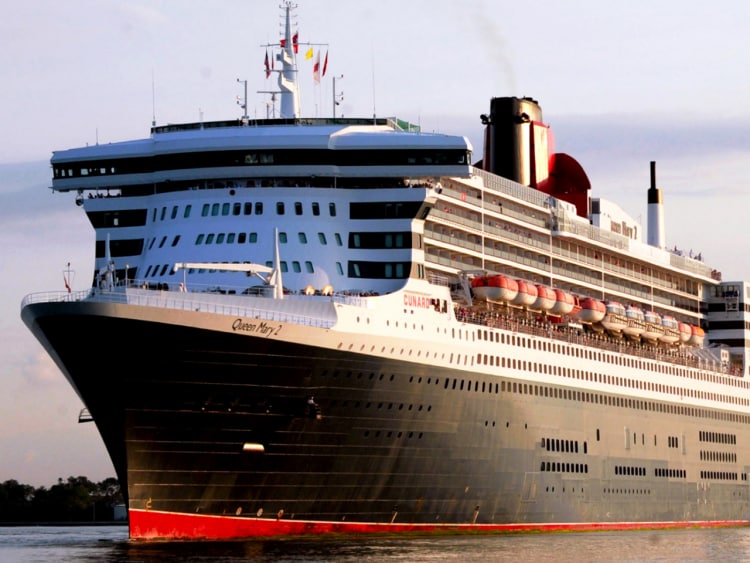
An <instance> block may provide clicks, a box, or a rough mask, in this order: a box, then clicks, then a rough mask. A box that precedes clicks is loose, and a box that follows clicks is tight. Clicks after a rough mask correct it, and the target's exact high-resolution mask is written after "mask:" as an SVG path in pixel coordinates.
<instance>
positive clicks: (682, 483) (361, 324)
mask: <svg viewBox="0 0 750 563" xmlns="http://www.w3.org/2000/svg"><path fill="white" fill-rule="evenodd" d="M284 8H285V22H286V25H285V27H284V29H285V36H284V37H283V38H282V41H280V43H279V46H278V53H277V55H278V56H277V58H276V61H278V63H279V66H278V70H275V72H278V77H279V91H280V96H281V99H282V112H281V113H282V117H280V118H277V119H263V120H253V119H249V118H247V117H246V116H243V118H242V119H237V120H230V121H223V122H207V123H188V124H175V125H168V126H154V127H153V128H152V129H151V135H150V137H149V138H147V139H142V140H136V141H129V142H122V143H112V144H109V145H95V146H90V147H83V148H76V149H70V150H65V151H57V152H55V153H54V155H53V158H52V167H53V186H52V188H53V189H54V190H56V191H62V192H68V191H72V192H74V193H75V194H76V202H77V203H78V204H79V205H80V206H81V207H82V208H83V211H84V212H85V213H86V214H87V216H88V217H89V220H90V221H91V224H92V226H93V227H94V230H95V234H96V265H95V275H94V279H93V280H92V284H91V288H90V289H87V290H86V291H83V292H63V293H61V294H59V295H55V294H45V295H43V296H42V295H30V296H28V297H27V298H26V299H25V300H24V302H23V305H22V317H23V319H24V321H25V322H26V324H27V325H28V326H29V328H30V329H31V330H32V331H33V332H34V334H35V335H36V336H37V338H38V339H39V340H40V342H41V343H42V344H43V345H44V346H45V348H46V349H47V350H48V351H49V353H50V354H51V355H52V357H53V358H54V359H55V361H56V362H57V364H58V366H59V367H60V368H61V370H62V371H63V373H64V374H65V376H66V377H67V378H68V380H69V381H70V383H71V385H73V387H74V388H75V389H76V391H77V392H78V394H79V396H80V397H81V399H82V401H83V402H84V404H85V405H86V407H87V409H88V411H89V412H90V414H91V417H92V418H93V420H94V421H95V423H96V424H97V427H98V429H99V431H100V433H101V435H102V438H103V440H104V443H105V445H106V447H107V449H108V452H109V454H110V456H111V458H112V461H113V464H114V467H115V469H116V471H117V474H118V479H119V480H120V483H121V485H122V486H123V488H124V489H125V492H126V496H127V499H128V507H129V523H130V535H131V537H133V538H175V537H177V538H193V539H198V538H229V537H245V536H267V535H280V534H301V533H329V532H345V533H359V532H373V531H380V532H400V531H436V530H443V531H445V530H457V531H459V530H472V531H477V530H479V531H503V530H505V531H514V530H523V529H535V530H554V529H561V528H565V529H603V528H604V529H608V528H609V529H616V528H628V527H640V528H647V527H660V526H664V527H667V526H669V527H673V526H687V525H707V526H709V525H711V526H713V525H735V524H742V523H745V522H746V521H747V519H748V511H749V510H750V504H749V503H750V501H749V500H748V499H750V491H749V490H748V479H747V475H748V468H749V467H750V447H749V446H748V439H747V438H748V436H749V432H748V425H750V399H749V398H748V392H747V390H748V382H747V375H748V372H747V369H748V368H747V365H748V363H747V349H746V346H745V338H744V327H745V326H746V321H745V320H743V319H744V316H745V315H746V313H745V312H744V310H745V306H744V304H743V303H744V298H743V296H744V295H746V294H747V291H746V290H745V284H744V283H743V282H722V281H721V276H720V273H719V272H718V271H717V270H716V269H713V268H711V267H709V266H708V265H706V264H705V263H704V262H703V261H702V259H701V258H700V257H699V256H690V255H687V256H686V255H684V253H681V252H680V251H678V250H677V249H676V248H675V249H667V248H665V247H664V243H663V240H664V234H663V230H664V225H663V219H662V217H663V214H662V212H661V209H660V207H659V206H661V202H662V197H661V193H660V192H659V191H658V189H657V188H656V183H655V165H654V164H653V163H652V167H651V186H650V187H649V189H648V192H647V199H648V204H649V217H650V220H649V225H648V238H647V241H648V242H647V243H645V242H643V240H644V237H645V235H646V233H643V232H642V231H643V229H642V227H641V226H640V225H639V224H638V223H637V221H635V220H633V219H632V218H631V217H629V216H628V215H627V214H626V213H624V212H623V211H622V210H621V209H620V208H619V207H617V206H616V205H614V204H612V203H611V202H608V201H605V200H602V199H596V198H591V197H590V193H589V192H590V183H589V181H588V178H587V177H586V174H585V172H584V171H583V169H582V168H581V166H580V165H579V164H578V163H577V162H576V161H575V159H573V158H572V157H570V156H569V155H566V154H559V153H554V152H553V151H552V150H551V147H552V143H551V142H550V137H551V131H550V130H549V128H548V127H547V126H546V125H545V124H544V122H543V119H542V112H541V107H540V105H539V104H538V103H537V102H536V101H535V100H533V99H530V98H493V99H492V101H491V103H490V109H489V112H488V113H486V114H483V115H482V116H481V119H482V122H483V123H484V124H485V126H486V132H485V147H484V151H483V154H482V158H481V160H480V161H479V162H473V163H472V158H473V156H472V155H473V147H472V146H471V144H470V143H469V142H468V140H467V139H466V138H464V137H460V136H452V135H443V134H432V133H425V132H422V131H420V129H419V127H416V126H414V125H413V124H409V123H408V122H405V121H403V120H399V119H397V118H377V117H376V118H363V119H357V118H330V119H328V118H314V119H312V118H303V117H300V116H299V115H298V112H299V100H298V88H297V87H296V86H295V84H294V79H295V77H296V72H295V65H296V60H295V59H296V53H295V50H294V49H293V45H294V44H295V42H296V40H295V32H294V30H293V29H292V26H291V25H290V23H289V22H290V15H289V12H290V10H291V6H290V5H289V4H286V5H285V6H284ZM644 192H645V190H644ZM654 206H656V207H654ZM652 231H653V232H654V233H655V234H653V236H652ZM743 323H744V324H743ZM81 334H85V335H86V341H87V346H86V349H85V350H82V349H81V347H80V346H79V342H80V335H81ZM103 365H106V366H108V367H107V369H106V370H101V369H100V367H101V366H103Z"/></svg>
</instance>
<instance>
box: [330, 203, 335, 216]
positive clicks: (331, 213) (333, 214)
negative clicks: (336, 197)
mask: <svg viewBox="0 0 750 563" xmlns="http://www.w3.org/2000/svg"><path fill="white" fill-rule="evenodd" d="M328 214H329V215H330V216H331V217H336V204H335V203H333V202H331V203H329V204H328Z"/></svg>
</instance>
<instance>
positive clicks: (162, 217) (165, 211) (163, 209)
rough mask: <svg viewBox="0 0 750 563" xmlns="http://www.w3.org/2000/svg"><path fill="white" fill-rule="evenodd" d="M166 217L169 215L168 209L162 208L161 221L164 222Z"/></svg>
mask: <svg viewBox="0 0 750 563" xmlns="http://www.w3.org/2000/svg"><path fill="white" fill-rule="evenodd" d="M166 215H167V208H166V207H162V208H161V215H160V216H159V220H160V221H164V217H166Z"/></svg>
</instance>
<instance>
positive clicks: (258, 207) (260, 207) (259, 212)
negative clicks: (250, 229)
mask: <svg viewBox="0 0 750 563" xmlns="http://www.w3.org/2000/svg"><path fill="white" fill-rule="evenodd" d="M255 214H256V215H263V202H262V201H256V202H255Z"/></svg>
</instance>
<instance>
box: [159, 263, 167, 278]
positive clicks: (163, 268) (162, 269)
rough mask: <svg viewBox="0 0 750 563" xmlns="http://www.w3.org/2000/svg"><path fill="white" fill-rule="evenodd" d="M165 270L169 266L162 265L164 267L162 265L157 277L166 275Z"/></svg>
mask: <svg viewBox="0 0 750 563" xmlns="http://www.w3.org/2000/svg"><path fill="white" fill-rule="evenodd" d="M167 268H169V264H164V265H163V266H162V267H161V272H159V275H160V276H163V275H164V274H166V273H167Z"/></svg>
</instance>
